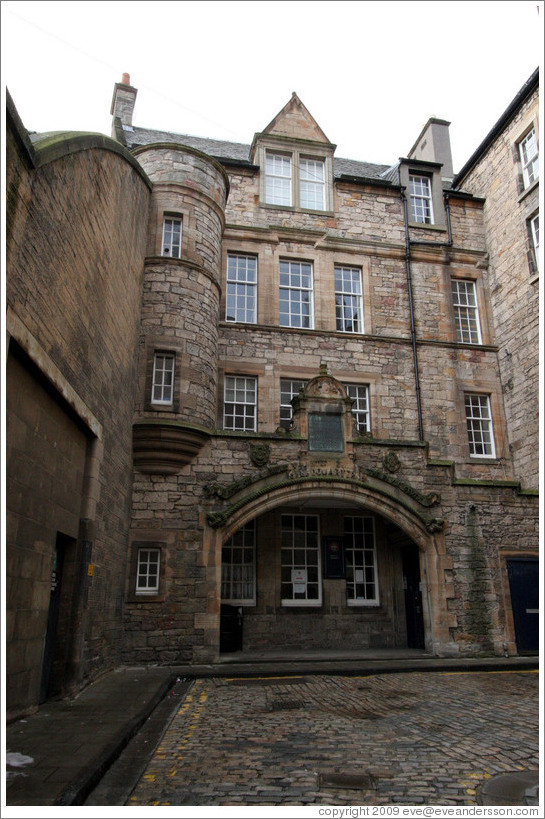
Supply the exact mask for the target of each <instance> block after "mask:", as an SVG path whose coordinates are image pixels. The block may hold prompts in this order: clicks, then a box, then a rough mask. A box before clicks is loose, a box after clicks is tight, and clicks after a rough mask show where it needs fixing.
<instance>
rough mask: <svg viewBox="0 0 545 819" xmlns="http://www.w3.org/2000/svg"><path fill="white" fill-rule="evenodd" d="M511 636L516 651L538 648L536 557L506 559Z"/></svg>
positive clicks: (536, 649) (532, 651) (537, 576)
mask: <svg viewBox="0 0 545 819" xmlns="http://www.w3.org/2000/svg"><path fill="white" fill-rule="evenodd" d="M507 574H508V577H509V589H510V591H511V606H512V608H513V621H514V624H515V639H516V641H517V651H518V652H519V654H527V653H530V654H531V653H534V652H537V651H538V650H539V562H538V560H537V558H534V559H532V558H511V559H509V560H508V561H507Z"/></svg>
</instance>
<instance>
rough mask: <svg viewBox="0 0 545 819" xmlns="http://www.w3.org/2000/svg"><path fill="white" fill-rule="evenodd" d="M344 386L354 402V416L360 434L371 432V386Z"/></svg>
mask: <svg viewBox="0 0 545 819" xmlns="http://www.w3.org/2000/svg"><path fill="white" fill-rule="evenodd" d="M344 386H345V389H346V392H347V395H348V397H349V398H352V400H353V401H354V405H353V407H352V415H353V416H354V417H355V420H356V427H357V430H358V432H361V433H366V432H371V411H370V407H369V384H345V385H344Z"/></svg>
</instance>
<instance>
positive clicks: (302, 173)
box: [299, 158, 325, 210]
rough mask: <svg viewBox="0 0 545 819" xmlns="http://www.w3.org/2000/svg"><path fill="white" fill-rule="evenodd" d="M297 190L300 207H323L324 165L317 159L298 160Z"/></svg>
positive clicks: (316, 208) (317, 208) (314, 208)
mask: <svg viewBox="0 0 545 819" xmlns="http://www.w3.org/2000/svg"><path fill="white" fill-rule="evenodd" d="M299 192H300V200H301V207H302V208H309V209H311V210H324V209H325V167H324V163H323V162H321V161H320V160H318V159H303V158H301V159H300V160H299Z"/></svg>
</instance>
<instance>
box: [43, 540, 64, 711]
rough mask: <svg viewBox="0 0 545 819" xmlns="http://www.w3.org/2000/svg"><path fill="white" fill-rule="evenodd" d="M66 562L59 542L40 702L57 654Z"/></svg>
mask: <svg viewBox="0 0 545 819" xmlns="http://www.w3.org/2000/svg"><path fill="white" fill-rule="evenodd" d="M63 563H64V546H63V545H62V543H61V542H59V538H57V543H56V544H55V553H54V555H53V568H52V571H51V589H50V595H49V612H48V615H47V628H46V633H45V646H44V660H43V665H42V681H41V685H40V704H41V703H43V702H45V701H46V699H47V697H48V692H49V680H50V677H51V669H52V666H53V658H54V654H55V644H56V638H57V624H58V622H59V606H60V600H61V583H62V569H63Z"/></svg>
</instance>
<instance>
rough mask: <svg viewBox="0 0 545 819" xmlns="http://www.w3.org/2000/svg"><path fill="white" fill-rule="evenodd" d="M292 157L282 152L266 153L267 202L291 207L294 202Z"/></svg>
mask: <svg viewBox="0 0 545 819" xmlns="http://www.w3.org/2000/svg"><path fill="white" fill-rule="evenodd" d="M292 164H293V163H292V157H291V155H290V154H284V153H281V152H280V151H266V152H265V202H266V204H267V205H282V206H284V207H291V205H292V202H293V190H292V187H293V183H292Z"/></svg>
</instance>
